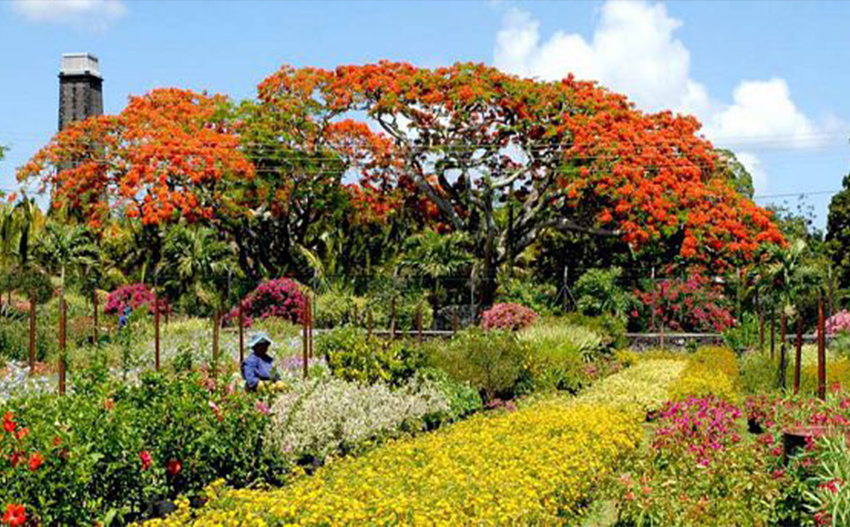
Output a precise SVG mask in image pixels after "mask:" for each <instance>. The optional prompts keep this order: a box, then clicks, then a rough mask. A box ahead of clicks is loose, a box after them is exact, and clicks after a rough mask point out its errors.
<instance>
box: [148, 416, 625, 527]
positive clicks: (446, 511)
mask: <svg viewBox="0 0 850 527" xmlns="http://www.w3.org/2000/svg"><path fill="white" fill-rule="evenodd" d="M641 434H642V432H641V428H640V426H639V424H638V423H637V422H635V420H634V418H633V416H631V415H628V414H625V413H622V412H619V411H614V410H610V409H605V408H596V407H590V406H584V405H564V404H556V403H537V404H535V405H532V406H529V407H525V408H522V409H520V410H517V411H515V412H503V413H499V414H498V415H496V416H492V415H489V416H481V417H474V418H472V419H469V420H467V421H464V422H462V423H458V424H456V425H454V426H452V427H449V428H447V429H445V430H444V431H439V432H436V433H433V434H424V435H422V436H419V437H416V438H412V439H403V440H400V441H396V442H393V443H390V444H389V445H387V446H385V447H383V448H379V449H376V450H374V451H373V452H371V453H369V454H367V455H366V456H363V457H360V458H347V459H344V460H341V461H339V462H336V463H332V464H329V465H327V466H325V467H322V468H320V469H319V470H318V471H316V473H315V474H313V475H312V476H310V477H299V478H297V479H295V481H293V482H292V483H291V484H290V485H287V486H285V487H283V488H280V489H275V490H271V491H262V490H255V491H229V490H225V489H221V488H220V487H216V488H213V489H211V490H210V493H211V494H212V495H213V497H214V498H213V500H212V502H210V503H208V504H207V505H206V506H205V507H204V508H203V509H202V510H201V511H200V513H199V514H198V516H197V518H195V519H193V513H192V511H191V510H190V509H189V508H188V504H184V506H183V508H181V510H180V511H178V513H177V514H176V515H175V516H174V517H173V518H169V519H168V520H167V521H168V522H169V524H170V525H186V524H195V525H223V526H234V527H235V526H236V525H252V524H254V523H261V522H262V523H266V524H269V525H291V524H298V523H309V524H314V525H337V524H340V523H343V522H346V523H350V524H357V525H372V524H410V523H413V518H415V519H416V520H415V523H416V524H417V525H420V524H421V525H561V524H574V523H577V522H579V520H580V518H581V516H582V514H583V512H584V511H585V504H586V503H587V502H588V501H589V500H590V498H591V497H593V495H594V493H595V491H596V488H597V486H598V484H599V483H600V482H601V480H602V479H603V478H604V477H605V476H606V475H608V474H610V473H612V472H613V471H615V470H616V467H617V466H618V465H619V463H620V461H621V459H623V457H624V456H626V455H628V454H630V453H632V452H633V451H634V450H635V448H636V446H637V444H638V442H639V441H640V438H641ZM164 524H165V522H161V521H153V522H151V523H150V524H149V525H150V526H151V527H155V526H161V525H164Z"/></svg>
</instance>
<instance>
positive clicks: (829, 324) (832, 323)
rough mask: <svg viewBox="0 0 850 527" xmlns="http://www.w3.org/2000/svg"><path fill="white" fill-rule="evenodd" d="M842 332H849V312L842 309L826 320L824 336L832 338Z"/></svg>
mask: <svg viewBox="0 0 850 527" xmlns="http://www.w3.org/2000/svg"><path fill="white" fill-rule="evenodd" d="M842 331H845V332H850V312H848V311H847V310H846V309H842V310H841V311H839V312H838V313H836V314H834V315H832V316H831V317H829V318H828V319H826V336H827V337H834V336H836V335H838V334H839V333H841V332H842Z"/></svg>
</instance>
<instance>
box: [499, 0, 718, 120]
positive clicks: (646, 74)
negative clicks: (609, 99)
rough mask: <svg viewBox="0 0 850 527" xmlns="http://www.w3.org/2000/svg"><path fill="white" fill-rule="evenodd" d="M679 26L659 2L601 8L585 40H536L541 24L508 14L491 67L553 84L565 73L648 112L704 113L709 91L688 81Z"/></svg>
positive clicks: (562, 36) (688, 60)
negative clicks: (611, 91)
mask: <svg viewBox="0 0 850 527" xmlns="http://www.w3.org/2000/svg"><path fill="white" fill-rule="evenodd" d="M680 26H681V22H680V21H678V20H676V19H673V18H670V17H669V16H668V15H667V9H666V8H665V7H664V5H662V4H647V3H643V2H634V1H622V2H606V3H605V4H603V6H602V8H601V17H600V21H599V25H598V26H597V27H596V29H595V31H594V33H593V38H592V39H590V40H589V41H588V40H586V39H585V38H584V37H582V36H581V35H578V34H571V33H566V32H563V31H558V32H556V33H555V34H553V35H552V36H551V37H550V38H549V39H548V40H546V41H541V36H540V24H539V23H538V22H537V21H536V20H535V19H534V18H532V17H531V16H530V15H529V14H528V13H526V12H524V11H522V10H520V9H517V8H513V9H511V10H510V11H508V13H507V14H506V15H505V20H504V24H503V27H502V29H501V31H499V34H498V36H497V37H496V49H495V53H494V62H495V65H496V67H498V68H500V69H503V70H505V71H510V72H514V73H517V74H520V75H525V76H529V77H538V78H541V79H545V80H556V79H560V78H563V77H565V76H566V75H567V74H568V73H573V74H575V76H576V77H578V78H583V79H593V80H599V81H601V82H602V83H603V84H605V85H606V86H608V87H610V88H612V89H614V90H616V91H620V92H624V93H627V94H628V95H629V96H630V97H631V98H632V99H634V100H635V101H636V102H637V104H638V105H639V106H640V107H641V108H644V109H647V110H660V109H668V108H672V109H673V110H677V111H689V112H693V113H697V114H701V113H704V112H705V111H706V109H707V107H708V104H709V100H708V92H707V91H706V89H705V87H704V86H702V85H701V84H700V83H698V82H695V81H693V80H692V79H690V78H689V73H690V63H691V55H690V52H689V51H688V49H687V48H686V47H685V45H684V44H683V43H682V42H681V41H680V40H678V39H677V38H675V36H674V32H675V30H676V29H677V28H678V27H680Z"/></svg>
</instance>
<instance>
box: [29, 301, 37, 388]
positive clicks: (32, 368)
mask: <svg viewBox="0 0 850 527" xmlns="http://www.w3.org/2000/svg"><path fill="white" fill-rule="evenodd" d="M35 300H36V297H35V292H34V291H33V292H31V293H30V376H32V375H34V374H35Z"/></svg>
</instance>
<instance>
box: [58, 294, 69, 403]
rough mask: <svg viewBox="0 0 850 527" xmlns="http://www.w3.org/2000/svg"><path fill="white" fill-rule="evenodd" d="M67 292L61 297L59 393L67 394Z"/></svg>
mask: <svg viewBox="0 0 850 527" xmlns="http://www.w3.org/2000/svg"><path fill="white" fill-rule="evenodd" d="M66 317H67V313H66V308H65V292H64V291H62V293H61V297H60V298H59V395H65V358H66V357H65V352H66V346H67V344H68V342H67V338H68V333H67V318H66Z"/></svg>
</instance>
